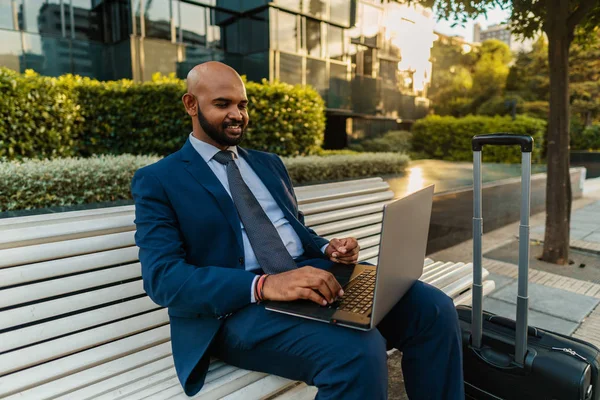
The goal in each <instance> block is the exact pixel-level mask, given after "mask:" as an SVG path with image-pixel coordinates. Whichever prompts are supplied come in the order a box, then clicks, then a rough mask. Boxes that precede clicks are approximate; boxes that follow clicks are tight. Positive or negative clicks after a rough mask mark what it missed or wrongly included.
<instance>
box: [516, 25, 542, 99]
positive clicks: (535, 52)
mask: <svg viewBox="0 0 600 400" xmlns="http://www.w3.org/2000/svg"><path fill="white" fill-rule="evenodd" d="M549 76H550V67H549V66H548V44H547V43H546V39H545V38H544V37H543V36H540V37H539V38H538V40H536V42H535V43H534V44H533V46H532V49H531V51H521V52H519V53H518V54H517V57H516V60H515V63H514V64H513V65H512V67H511V68H510V72H509V73H508V77H507V78H506V91H507V92H508V93H514V94H517V95H519V96H521V97H522V98H523V100H525V101H548V99H549V97H550V79H549Z"/></svg>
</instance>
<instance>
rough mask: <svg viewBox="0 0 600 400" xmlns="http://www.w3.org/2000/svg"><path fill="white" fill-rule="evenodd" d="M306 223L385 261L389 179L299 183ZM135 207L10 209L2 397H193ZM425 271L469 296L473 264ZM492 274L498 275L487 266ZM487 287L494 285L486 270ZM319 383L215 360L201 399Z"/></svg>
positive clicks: (1, 238)
mask: <svg viewBox="0 0 600 400" xmlns="http://www.w3.org/2000/svg"><path fill="white" fill-rule="evenodd" d="M296 190H297V197H298V200H299V203H300V208H301V210H302V211H303V212H304V213H305V215H306V223H307V225H309V226H311V227H313V228H314V229H315V230H316V232H317V233H319V234H320V235H322V236H324V237H326V238H333V237H342V236H355V237H357V238H359V243H360V245H361V249H362V250H361V253H360V254H361V257H360V260H361V261H362V260H366V261H369V262H372V263H376V262H377V254H378V243H379V232H380V227H381V218H382V206H383V205H384V204H385V203H386V202H388V201H390V200H391V199H392V198H393V197H394V194H393V193H392V192H391V191H390V190H389V187H388V185H387V184H386V183H385V182H383V181H382V180H381V179H379V178H373V179H363V180H357V181H348V182H339V183H331V184H324V185H313V186H308V187H298V188H297V189H296ZM133 219H134V207H133V206H125V207H111V208H103V209H95V210H89V211H74V212H65V213H57V214H45V215H39V216H28V217H18V218H10V219H3V220H0V398H3V399H4V398H7V399H35V400H41V399H55V398H60V399H74V400H84V399H142V398H144V399H187V398H188V397H187V396H186V395H185V394H183V391H182V389H181V386H180V385H179V382H178V381H177V377H176V374H175V369H174V366H173V359H172V356H171V345H170V342H169V325H168V324H169V319H168V316H167V312H166V309H163V308H161V307H159V306H157V305H156V304H154V303H153V302H152V301H151V300H150V299H149V298H148V296H146V295H145V293H144V291H143V288H142V281H141V275H140V264H139V262H138V258H137V256H138V249H137V247H136V246H135V244H134V230H135V225H134V224H133ZM425 265H426V266H425V272H424V274H423V276H422V278H421V279H422V280H424V281H426V282H429V283H431V284H433V285H435V286H437V287H439V288H441V289H442V290H443V291H444V292H446V293H447V294H448V295H449V296H451V297H453V298H454V301H455V303H456V304H463V303H468V302H469V301H470V298H471V297H470V291H469V288H470V285H471V273H472V271H471V265H470V264H464V263H453V262H433V261H432V260H428V259H427V260H425ZM484 276H487V271H485V274H484ZM484 288H485V292H486V293H488V292H490V291H491V290H493V289H494V283H493V282H490V281H487V282H485V285H484ZM315 393H316V389H315V388H314V387H309V386H306V385H305V384H301V383H298V382H292V381H289V380H287V379H283V378H280V377H277V376H274V375H266V374H263V373H258V372H253V371H246V370H241V369H238V368H235V367H232V366H230V365H226V364H224V363H223V362H221V361H219V360H213V362H212V363H211V366H210V371H209V373H208V376H207V379H206V384H205V386H204V388H203V389H202V391H201V392H200V393H199V394H198V395H197V396H195V398H198V399H217V398H226V399H230V400H231V399H244V400H248V399H260V398H277V399H279V400H282V399H309V398H313V397H314V395H315Z"/></svg>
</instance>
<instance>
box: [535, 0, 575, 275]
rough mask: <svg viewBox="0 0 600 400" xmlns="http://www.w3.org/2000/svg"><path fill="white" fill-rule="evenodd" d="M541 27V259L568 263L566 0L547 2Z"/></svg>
mask: <svg viewBox="0 0 600 400" xmlns="http://www.w3.org/2000/svg"><path fill="white" fill-rule="evenodd" d="M548 6H549V7H548V10H547V20H546V24H545V30H546V33H547V35H548V60H549V63H550V120H549V125H548V144H547V145H548V147H547V163H548V181H547V184H546V233H545V238H544V251H543V253H542V256H541V259H542V260H544V261H547V262H551V263H555V264H562V265H565V264H568V262H569V225H570V220H571V179H570V175H569V47H570V44H571V40H572V34H573V33H572V32H569V31H568V29H567V16H568V15H569V2H568V0H550V1H549V2H548Z"/></svg>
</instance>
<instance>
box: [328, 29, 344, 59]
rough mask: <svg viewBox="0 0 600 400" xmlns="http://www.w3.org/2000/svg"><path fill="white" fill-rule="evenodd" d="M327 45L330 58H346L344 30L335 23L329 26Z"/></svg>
mask: <svg viewBox="0 0 600 400" xmlns="http://www.w3.org/2000/svg"><path fill="white" fill-rule="evenodd" d="M327 29H328V31H327V47H328V51H329V58H331V59H332V60H343V59H344V31H343V29H342V28H338V27H336V26H333V25H329V26H328V28H327Z"/></svg>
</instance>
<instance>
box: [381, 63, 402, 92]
mask: <svg viewBox="0 0 600 400" xmlns="http://www.w3.org/2000/svg"><path fill="white" fill-rule="evenodd" d="M397 71H398V63H397V62H395V61H389V60H382V59H380V60H379V76H380V77H381V78H382V79H383V81H384V82H386V83H388V84H391V85H394V87H395V86H396V81H397V76H396V72H397Z"/></svg>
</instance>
